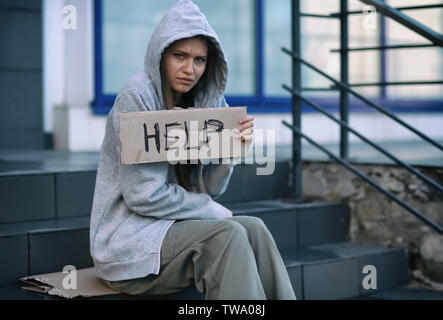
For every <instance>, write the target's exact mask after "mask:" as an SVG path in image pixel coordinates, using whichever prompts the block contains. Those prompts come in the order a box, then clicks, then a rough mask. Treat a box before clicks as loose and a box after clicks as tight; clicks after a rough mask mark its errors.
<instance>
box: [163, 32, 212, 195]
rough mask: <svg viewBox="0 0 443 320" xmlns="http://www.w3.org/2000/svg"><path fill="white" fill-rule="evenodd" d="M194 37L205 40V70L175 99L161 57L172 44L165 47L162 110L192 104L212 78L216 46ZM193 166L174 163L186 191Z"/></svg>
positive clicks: (189, 189) (189, 184)
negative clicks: (193, 83)
mask: <svg viewBox="0 0 443 320" xmlns="http://www.w3.org/2000/svg"><path fill="white" fill-rule="evenodd" d="M194 38H199V39H202V40H205V41H206V45H207V47H208V55H207V60H206V67H205V71H204V72H203V74H202V76H201V78H200V80H199V81H198V82H197V84H196V85H195V86H194V87H193V88H192V89H191V90H189V92H187V93H185V94H183V95H182V101H175V99H174V95H173V93H172V88H171V86H170V85H169V82H168V81H167V79H166V72H165V66H164V59H163V57H164V55H165V53H166V50H168V49H169V48H170V46H171V45H172V44H171V45H170V46H169V47H168V48H166V49H165V50H164V52H163V54H162V59H161V61H160V75H161V85H162V96H163V109H164V110H170V109H173V108H174V106H175V105H177V104H178V103H180V102H183V103H185V104H186V105H187V106H189V105H192V104H193V103H194V96H195V95H196V94H197V92H199V91H200V90H207V88H208V86H209V82H210V80H211V79H213V78H214V73H215V63H216V48H215V46H214V44H213V42H212V41H211V40H210V39H209V38H207V37H205V36H202V35H197V36H195V37H194ZM193 166H194V165H193V164H190V163H189V160H188V161H187V163H185V164H183V163H177V164H176V165H174V168H175V173H176V175H177V179H178V182H179V184H180V185H181V186H182V187H183V188H185V189H186V190H187V191H191V189H192V185H191V183H190V174H191V169H192V167H193Z"/></svg>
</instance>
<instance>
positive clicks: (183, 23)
mask: <svg viewBox="0 0 443 320" xmlns="http://www.w3.org/2000/svg"><path fill="white" fill-rule="evenodd" d="M196 35H204V36H206V37H208V38H209V39H210V40H211V41H212V42H213V43H214V45H215V48H216V51H217V53H216V57H217V58H216V62H215V72H214V78H213V79H210V81H209V82H210V84H209V86H208V89H207V90H206V91H205V92H199V93H198V94H197V95H196V97H195V98H194V107H195V108H206V107H213V106H214V104H215V102H216V101H217V100H218V99H219V98H220V97H221V96H222V95H223V92H224V90H225V87H226V81H227V77H228V66H227V60H226V58H225V55H224V52H223V48H222V46H221V43H220V40H219V39H218V37H217V34H216V33H215V31H214V30H213V29H212V28H211V26H210V25H209V23H208V20H207V19H206V16H205V15H204V14H203V13H202V12H201V11H200V9H199V7H198V6H197V5H196V4H195V3H193V2H192V1H191V0H180V1H178V2H177V3H176V4H175V5H174V6H172V7H171V8H170V9H169V10H168V11H167V12H166V14H165V15H164V16H163V18H162V19H161V20H160V22H159V24H158V26H157V27H156V29H155V30H154V33H153V34H152V37H151V40H150V41H149V45H148V49H147V51H146V55H145V71H146V72H147V73H148V75H149V77H150V78H151V80H152V82H153V85H154V88H155V91H156V93H157V96H158V99H159V101H160V103H161V105H163V96H162V86H161V77H160V60H161V56H162V53H163V51H164V50H165V49H166V48H167V47H168V46H169V45H170V44H172V43H173V42H175V41H177V40H180V39H183V38H190V37H194V36H196Z"/></svg>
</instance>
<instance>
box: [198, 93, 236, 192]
mask: <svg viewBox="0 0 443 320" xmlns="http://www.w3.org/2000/svg"><path fill="white" fill-rule="evenodd" d="M228 107H229V105H228V103H227V102H226V99H225V97H224V96H223V95H222V96H221V97H220V99H219V100H218V101H217V102H216V104H215V108H228ZM227 160H228V159H224V160H223V159H219V164H214V163H209V164H206V165H204V166H203V183H204V185H205V188H206V190H207V192H208V194H209V195H210V196H211V197H212V198H213V199H216V198H218V197H219V196H221V195H222V194H223V193H224V192H225V191H226V188H227V187H228V184H229V179H230V178H231V175H232V172H233V170H234V166H235V165H236V164H237V163H240V162H241V158H233V159H229V161H228V163H224V162H227Z"/></svg>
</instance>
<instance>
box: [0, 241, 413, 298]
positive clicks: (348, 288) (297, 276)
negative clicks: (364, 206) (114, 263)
mask: <svg viewBox="0 0 443 320" xmlns="http://www.w3.org/2000/svg"><path fill="white" fill-rule="evenodd" d="M281 254H282V257H283V260H284V262H285V265H286V268H287V270H288V273H289V276H290V280H291V284H292V285H293V287H294V290H295V292H296V296H297V298H298V299H299V300H318V299H321V300H336V299H351V298H357V297H362V296H364V295H368V294H372V295H374V294H375V293H380V292H383V291H386V290H391V289H394V288H398V287H402V286H404V285H405V284H406V283H407V280H408V268H407V260H408V258H407V254H406V252H405V250H404V248H402V247H395V248H384V247H380V246H370V245H359V244H352V243H349V242H340V243H333V244H328V245H321V246H310V247H306V248H295V249H284V250H281ZM366 265H373V266H374V267H375V268H376V284H377V289H364V288H363V283H364V278H365V277H366V276H367V275H366V274H365V273H364V272H363V268H364V266H366ZM0 299H18V300H21V299H22V300H48V299H60V298H59V297H52V296H49V295H47V294H40V293H36V292H28V291H25V290H23V289H21V288H20V283H19V282H18V281H15V283H11V284H9V285H4V286H2V287H0ZM79 299H90V298H79ZM93 299H146V300H151V299H162V300H169V299H174V300H188V299H189V300H200V299H204V294H203V293H200V292H198V291H197V290H196V289H195V288H194V287H190V288H188V289H186V290H183V291H181V292H178V293H174V294H170V295H163V296H131V295H125V294H119V295H114V296H102V297H95V298H93Z"/></svg>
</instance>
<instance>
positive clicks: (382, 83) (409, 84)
mask: <svg viewBox="0 0 443 320" xmlns="http://www.w3.org/2000/svg"><path fill="white" fill-rule="evenodd" d="M424 84H426V85H433V84H443V80H438V81H433V80H432V81H393V82H372V83H371V82H368V83H350V84H348V86H350V87H371V86H411V85H424Z"/></svg>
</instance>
